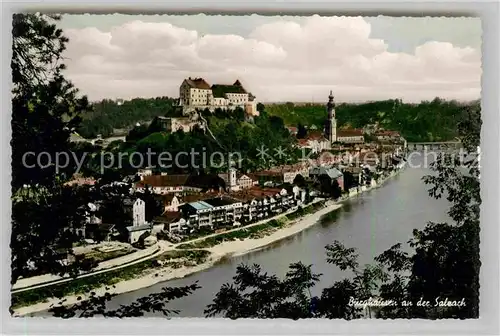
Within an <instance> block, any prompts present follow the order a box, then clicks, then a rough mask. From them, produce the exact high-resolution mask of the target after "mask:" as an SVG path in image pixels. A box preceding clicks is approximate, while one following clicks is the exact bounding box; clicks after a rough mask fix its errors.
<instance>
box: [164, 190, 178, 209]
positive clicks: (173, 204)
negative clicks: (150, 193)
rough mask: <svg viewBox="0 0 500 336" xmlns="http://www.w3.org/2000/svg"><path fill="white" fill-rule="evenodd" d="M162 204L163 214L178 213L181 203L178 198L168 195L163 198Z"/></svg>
mask: <svg viewBox="0 0 500 336" xmlns="http://www.w3.org/2000/svg"><path fill="white" fill-rule="evenodd" d="M163 204H164V211H165V212H177V211H179V205H181V204H182V203H181V199H180V197H177V196H176V195H175V194H168V195H165V196H164V198H163Z"/></svg>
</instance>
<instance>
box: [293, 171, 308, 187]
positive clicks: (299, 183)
mask: <svg viewBox="0 0 500 336" xmlns="http://www.w3.org/2000/svg"><path fill="white" fill-rule="evenodd" d="M293 184H294V185H296V186H298V187H304V186H305V185H306V179H305V178H304V176H302V175H301V174H297V176H295V178H294V179H293Z"/></svg>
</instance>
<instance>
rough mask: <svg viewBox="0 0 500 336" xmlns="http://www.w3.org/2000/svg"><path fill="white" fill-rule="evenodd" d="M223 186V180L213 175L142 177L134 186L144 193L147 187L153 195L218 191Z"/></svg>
mask: <svg viewBox="0 0 500 336" xmlns="http://www.w3.org/2000/svg"><path fill="white" fill-rule="evenodd" d="M224 186H225V183H224V180H223V179H222V178H220V177H219V176H218V175H215V174H205V175H197V174H192V175H188V174H173V175H150V176H143V178H142V180H141V181H139V182H137V183H136V184H135V189H136V190H137V191H144V190H145V189H146V188H147V187H149V188H150V189H151V190H152V192H154V193H155V194H160V195H165V194H169V193H182V192H203V191H212V190H213V191H218V190H220V189H223V188H224Z"/></svg>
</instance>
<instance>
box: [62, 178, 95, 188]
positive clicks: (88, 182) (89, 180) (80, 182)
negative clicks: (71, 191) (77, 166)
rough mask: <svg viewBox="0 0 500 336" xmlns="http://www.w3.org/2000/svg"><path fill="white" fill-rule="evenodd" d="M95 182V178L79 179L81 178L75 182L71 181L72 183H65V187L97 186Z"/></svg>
mask: <svg viewBox="0 0 500 336" xmlns="http://www.w3.org/2000/svg"><path fill="white" fill-rule="evenodd" d="M95 182H96V181H95V180H94V179H93V178H90V177H89V178H83V177H79V178H76V179H74V180H71V181H68V182H66V183H64V185H67V186H73V185H75V184H77V185H79V186H82V185H94V184H95Z"/></svg>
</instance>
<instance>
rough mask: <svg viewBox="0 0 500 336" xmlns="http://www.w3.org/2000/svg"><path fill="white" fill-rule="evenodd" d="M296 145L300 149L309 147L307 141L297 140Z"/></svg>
mask: <svg viewBox="0 0 500 336" xmlns="http://www.w3.org/2000/svg"><path fill="white" fill-rule="evenodd" d="M298 145H299V146H301V147H307V146H309V140H307V139H299V140H298Z"/></svg>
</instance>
